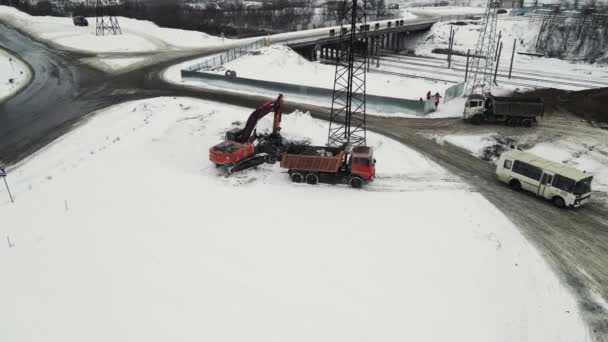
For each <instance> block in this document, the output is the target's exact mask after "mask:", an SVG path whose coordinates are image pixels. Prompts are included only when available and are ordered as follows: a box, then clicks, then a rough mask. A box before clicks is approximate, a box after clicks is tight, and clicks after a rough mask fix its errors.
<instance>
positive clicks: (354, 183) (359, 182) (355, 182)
mask: <svg viewBox="0 0 608 342" xmlns="http://www.w3.org/2000/svg"><path fill="white" fill-rule="evenodd" d="M362 185H363V180H361V178H359V177H353V178H351V179H350V186H352V187H353V188H355V189H359V188H361V186H362Z"/></svg>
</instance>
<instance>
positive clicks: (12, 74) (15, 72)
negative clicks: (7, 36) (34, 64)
mask: <svg viewBox="0 0 608 342" xmlns="http://www.w3.org/2000/svg"><path fill="white" fill-rule="evenodd" d="M30 78H31V72H30V68H28V66H27V65H26V64H25V63H24V62H23V61H21V60H20V59H19V58H17V57H15V56H13V55H12V54H10V53H8V52H7V51H5V50H3V49H2V48H0V102H2V101H4V100H5V99H7V98H8V97H10V96H11V95H13V94H14V93H16V92H17V91H19V90H20V89H21V88H23V87H24V86H26V85H27V83H28V82H29V80H30Z"/></svg>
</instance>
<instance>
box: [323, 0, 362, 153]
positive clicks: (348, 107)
mask: <svg viewBox="0 0 608 342" xmlns="http://www.w3.org/2000/svg"><path fill="white" fill-rule="evenodd" d="M366 6H367V0H363V1H361V0H352V1H351V0H344V4H343V10H342V15H341V24H340V42H341V46H340V48H339V51H338V55H337V58H336V73H335V78H334V91H333V97H332V103H331V117H330V122H329V134H328V140H327V145H328V146H342V145H345V144H347V143H351V144H352V145H353V146H357V145H365V142H366V141H365V140H366V127H365V115H366V106H365V81H366V65H367V52H368V47H367V43H368V40H367V30H368V26H367V15H366ZM355 113H356V114H357V116H354V115H353V114H355Z"/></svg>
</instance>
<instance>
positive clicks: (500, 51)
mask: <svg viewBox="0 0 608 342" xmlns="http://www.w3.org/2000/svg"><path fill="white" fill-rule="evenodd" d="M501 54H502V42H501V43H500V49H498V57H496V71H494V84H495V85H498V83H496V75H498V65H499V64H500V55H501Z"/></svg>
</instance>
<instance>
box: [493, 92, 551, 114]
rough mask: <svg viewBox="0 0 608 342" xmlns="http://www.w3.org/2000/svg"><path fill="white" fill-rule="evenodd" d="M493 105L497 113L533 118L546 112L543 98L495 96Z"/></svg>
mask: <svg viewBox="0 0 608 342" xmlns="http://www.w3.org/2000/svg"><path fill="white" fill-rule="evenodd" d="M492 106H493V107H494V114H495V115H504V116H518V117H530V118H533V117H537V116H543V114H544V103H543V100H542V99H541V98H529V97H498V96H493V97H492Z"/></svg>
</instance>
